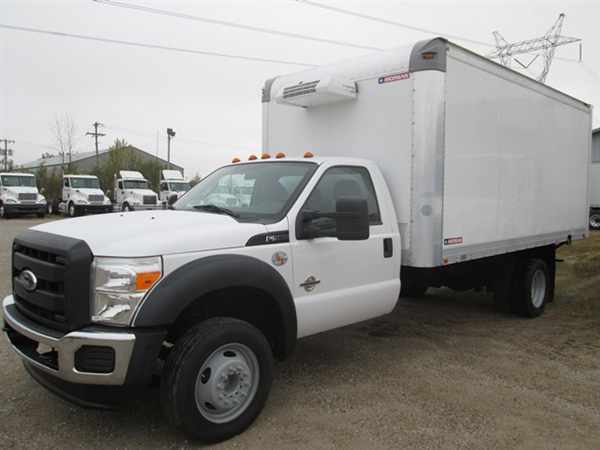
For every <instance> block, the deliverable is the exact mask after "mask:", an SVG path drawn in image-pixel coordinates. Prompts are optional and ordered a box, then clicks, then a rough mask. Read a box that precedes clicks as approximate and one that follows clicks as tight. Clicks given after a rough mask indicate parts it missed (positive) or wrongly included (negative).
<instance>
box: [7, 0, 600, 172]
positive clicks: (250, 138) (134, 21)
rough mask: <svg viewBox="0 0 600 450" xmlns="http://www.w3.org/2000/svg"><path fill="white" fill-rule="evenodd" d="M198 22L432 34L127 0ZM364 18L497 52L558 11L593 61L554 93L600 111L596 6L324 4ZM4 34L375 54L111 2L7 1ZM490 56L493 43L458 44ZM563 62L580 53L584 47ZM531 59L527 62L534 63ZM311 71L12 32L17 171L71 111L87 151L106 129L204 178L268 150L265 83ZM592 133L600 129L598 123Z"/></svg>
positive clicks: (405, 38)
mask: <svg viewBox="0 0 600 450" xmlns="http://www.w3.org/2000/svg"><path fill="white" fill-rule="evenodd" d="M122 1H124V2H127V3H133V4H138V5H146V6H151V7H155V8H161V9H168V10H170V11H178V12H182V13H186V14H191V15H194V16H202V17H206V18H212V19H221V20H226V21H233V22H237V23H242V24H246V25H252V26H257V27H267V28H272V29H277V30H282V31H288V32H294V33H301V34H305V35H310V36H317V37H320V38H325V39H332V40H339V41H344V42H352V43H355V44H360V45H364V46H373V47H381V48H388V47H395V46H400V45H405V44H408V43H411V42H414V41H416V40H420V39H424V38H427V37H428V36H429V35H427V34H424V33H421V32H416V31H410V30H407V29H402V28H398V27H394V26H390V25H385V24H382V23H373V22H369V21H367V20H364V19H360V18H356V17H349V16H345V15H342V14H339V13H336V12H332V11H327V10H323V9H319V8H315V7H312V6H309V5H306V4H302V3H301V2H297V1H294V0H260V1H258V0H255V1H250V0H245V1H243V0H197V1H191V0H188V1H175V0H169V1H166V0H163V1H159V0H122ZM320 3H323V4H327V5H332V6H338V7H342V8H345V9H349V10H353V11H357V12H361V13H364V14H368V15H372V16H378V17H384V18H387V19H389V20H394V21H397V22H402V23H406V24H411V25H413V26H416V27H422V28H427V29H431V30H435V31H439V32H440V33H442V35H443V34H444V33H447V34H451V35H459V36H464V37H466V38H471V39H475V40H479V41H485V42H489V43H493V37H492V34H491V33H492V31H493V30H496V29H497V30H500V31H501V33H502V34H503V35H504V36H505V38H506V39H507V40H509V41H511V40H513V41H514V40H522V39H528V38H533V37H537V36H539V35H542V34H544V33H545V32H546V31H547V29H549V28H550V26H551V25H552V24H553V23H554V21H555V20H556V18H557V17H558V14H559V13H560V12H564V13H566V15H567V17H566V20H565V25H564V27H563V34H565V35H567V36H575V37H580V38H582V39H583V42H584V43H583V64H580V63H577V62H572V61H565V60H563V59H556V60H555V61H554V64H553V66H552V69H551V71H550V75H549V77H548V80H547V82H548V84H549V85H551V86H553V87H555V88H557V89H560V90H562V91H565V92H567V93H569V94H571V95H573V96H575V97H578V98H580V99H582V100H584V101H586V102H588V103H592V104H594V105H595V106H596V108H598V107H599V106H600V75H599V74H600V27H599V18H600V2H598V1H597V0H578V1H577V0H563V1H552V0H550V1H541V0H528V1H511V0H500V1H497V0H470V1H462V0H451V1H442V0H438V1H430V0H418V1H417V0H399V1H395V0H369V1H365V0H363V1H360V0H320ZM0 24H4V25H12V26H22V27H30V28H40V29H44V30H52V31H61V32H66V33H74V34H85V35H91V36H97V37H104V38H110V39H119V40H128V41H136V42H144V43H150V44H157V45H165V46H172V47H184V48H188V49H195V50H205V51H210V52H220V53H229V54H236V55H246V56H252V57H260V58H268V59H280V60H288V61H296V62H305V63H310V64H325V63H330V62H333V61H336V60H339V59H344V58H348V57H352V56H357V55H361V54H364V53H366V52H368V51H366V50H361V49H356V48H348V47H343V46H338V45H332V44H326V43H317V42H311V41H306V40H300V39H292V38H285V37H279V36H272V35H266V34H262V33H257V32H252V31H247V30H239V29H233V28H229V27H225V26H221V25H214V24H207V23H202V22H197V21H190V20H184V19H180V18H173V17H165V16H157V15H153V14H148V13H145V12H141V11H133V10H129V9H123V8H118V7H114V6H107V5H102V4H99V3H96V2H94V1H93V0H0ZM457 42H458V43H459V44H461V45H464V46H466V47H468V48H471V49H472V50H475V51H478V52H480V53H483V54H485V53H487V52H488V51H489V50H490V49H489V48H488V47H484V46H481V45H474V44H470V43H467V42H461V41H457ZM557 56H559V57H561V58H566V59H576V58H577V57H578V48H577V46H567V47H562V48H560V49H559V50H558V51H557ZM525 62H526V61H525ZM300 69H302V67H301V66H293V65H286V64H280V63H266V62H255V61H243V60H236V59H227V58H222V57H214V56H202V55H196V54H183V53H175V52H168V51H163V50H156V49H145V48H135V47H127V46H122V45H116V44H108V43H100V42H91V41H83V40H78V39H72V38H65V37H54V36H48V35H41V34H33V33H27V32H22V31H12V30H6V29H2V28H0V138H4V137H7V138H9V139H14V140H15V141H16V143H15V144H12V147H13V148H14V150H15V161H16V162H17V163H23V162H27V161H31V160H33V159H36V158H39V157H40V155H41V153H43V152H45V151H50V152H53V150H52V149H51V148H48V147H45V146H49V147H52V146H54V145H55V142H54V140H53V137H52V133H51V130H50V126H51V123H52V121H53V120H54V117H55V116H56V115H64V114H69V115H70V116H71V117H72V118H73V119H74V121H75V123H76V125H77V131H78V134H77V136H78V139H77V149H78V150H79V151H91V150H93V141H92V139H91V138H90V137H87V136H85V132H86V131H91V130H92V125H91V124H92V123H93V122H94V121H96V120H97V121H100V122H103V123H104V124H105V125H106V128H105V129H104V130H103V132H105V133H106V137H104V138H102V141H101V142H102V145H101V147H102V148H105V147H107V146H108V145H109V144H110V143H111V142H113V141H114V139H115V138H124V139H125V140H127V141H128V142H129V143H130V144H133V145H136V146H138V147H140V148H142V149H144V150H146V151H149V152H151V153H155V152H156V151H157V132H159V139H158V153H159V155H160V156H161V157H166V131H165V130H166V128H167V127H171V128H174V129H175V131H176V132H177V136H176V138H175V140H174V141H173V161H174V162H176V163H178V164H180V165H183V166H184V167H185V169H186V173H187V175H189V176H192V175H193V174H195V173H197V172H198V173H200V174H206V173H208V172H209V171H210V170H212V169H213V168H215V167H216V166H218V165H220V164H222V163H225V162H228V161H229V160H230V159H231V158H232V157H233V156H242V157H246V156H247V155H248V154H250V153H252V152H253V151H258V150H259V149H260V136H261V104H260V91H261V88H262V85H263V82H264V80H265V79H267V78H270V77H273V76H275V75H279V74H283V73H289V72H294V71H297V70H300ZM594 125H595V126H599V125H600V120H599V118H598V115H597V114H596V115H595V117H594Z"/></svg>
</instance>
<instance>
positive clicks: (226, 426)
mask: <svg viewBox="0 0 600 450" xmlns="http://www.w3.org/2000/svg"><path fill="white" fill-rule="evenodd" d="M272 378H273V356H272V352H271V347H270V345H269V343H268V342H267V340H266V338H265V337H264V335H263V334H262V333H261V332H260V331H259V330H258V329H257V328H255V327H254V326H253V325H251V324H249V323H247V322H244V321H241V320H237V319H233V318H226V317H217V318H212V319H208V320H206V321H204V322H202V323H200V324H198V325H196V326H195V327H193V328H191V329H190V330H189V331H188V332H187V333H186V334H184V335H183V336H182V337H181V338H180V339H179V340H178V341H177V342H176V343H175V346H174V347H173V349H172V351H171V353H170V354H169V356H168V357H167V361H166V363H165V369H164V374H163V379H162V381H161V403H162V406H163V410H164V411H165V414H166V416H167V418H168V419H169V421H170V422H171V423H172V424H173V425H175V426H176V427H178V428H180V429H182V430H183V431H185V432H186V433H187V434H188V435H189V436H191V437H192V438H195V439H198V440H201V441H204V442H218V441H222V440H225V439H228V438H230V437H232V436H234V435H236V434H239V433H241V432H242V431H244V430H245V429H246V428H247V427H249V426H250V425H251V424H252V422H253V421H254V419H256V417H257V416H258V414H259V413H260V411H261V410H262V408H263V406H264V404H265V402H266V400H267V397H268V395H269V391H270V389H271V382H272Z"/></svg>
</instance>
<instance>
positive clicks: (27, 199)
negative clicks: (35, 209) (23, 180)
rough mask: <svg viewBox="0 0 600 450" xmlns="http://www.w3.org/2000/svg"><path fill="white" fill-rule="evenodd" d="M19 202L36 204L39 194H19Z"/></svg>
mask: <svg viewBox="0 0 600 450" xmlns="http://www.w3.org/2000/svg"><path fill="white" fill-rule="evenodd" d="M19 200H21V201H25V202H35V201H36V200H37V194H35V193H34V194H29V193H21V194H19Z"/></svg>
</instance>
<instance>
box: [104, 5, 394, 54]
mask: <svg viewBox="0 0 600 450" xmlns="http://www.w3.org/2000/svg"><path fill="white" fill-rule="evenodd" d="M93 1H95V2H96V3H99V4H102V5H107V6H116V7H119V8H126V9H132V10H136V11H142V12H146V13H150V14H157V15H161V16H169V17H176V18H178V19H186V20H194V21H196V22H204V23H210V24H212V25H222V26H226V27H232V28H237V29H240V30H246V31H254V32H257V33H264V34H270V35H274V36H282V37H287V38H292V39H303V40H308V41H314V42H319V43H324V44H332V45H339V46H342V47H353V48H358V49H361V50H382V49H381V48H378V47H372V46H369V45H360V44H353V43H351V42H345V41H337V40H334V39H326V38H320V37H316V36H308V35H306V34H301V33H291V32H288V31H280V30H274V29H272V28H264V27H256V26H252V25H245V24H242V23H237V22H230V21H226V20H218V19H210V18H208V17H201V16H194V15H191V14H186V13H179V12H176V11H168V10H165V9H158V8H151V7H149V6H142V5H135V4H133V3H127V2H122V1H115V0H93Z"/></svg>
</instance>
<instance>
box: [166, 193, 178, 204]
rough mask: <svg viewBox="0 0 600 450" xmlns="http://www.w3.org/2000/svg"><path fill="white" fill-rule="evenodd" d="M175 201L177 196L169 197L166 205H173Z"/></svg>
mask: <svg viewBox="0 0 600 450" xmlns="http://www.w3.org/2000/svg"><path fill="white" fill-rule="evenodd" d="M176 201H177V194H171V195H169V199H168V200H167V204H168V205H169V206H171V205H172V204H173V203H175V202H176Z"/></svg>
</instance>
